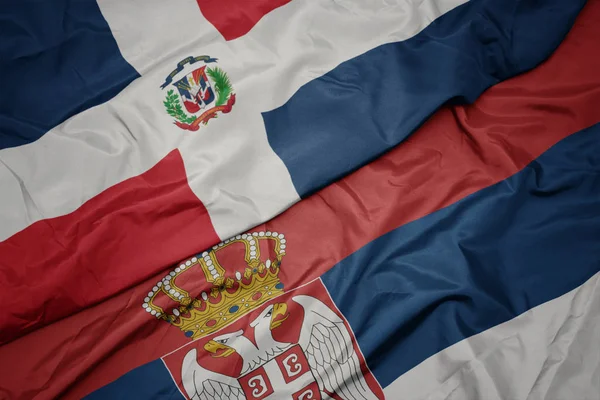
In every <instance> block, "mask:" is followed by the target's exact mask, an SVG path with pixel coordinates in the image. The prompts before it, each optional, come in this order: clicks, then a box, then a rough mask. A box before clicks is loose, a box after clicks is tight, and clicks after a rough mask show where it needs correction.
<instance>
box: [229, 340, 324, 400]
mask: <svg viewBox="0 0 600 400" xmlns="http://www.w3.org/2000/svg"><path fill="white" fill-rule="evenodd" d="M238 382H239V383H240V387H241V388H242V390H243V391H244V394H245V396H246V398H247V399H248V400H265V399H267V400H268V399H290V400H321V394H320V392H319V386H318V385H317V381H316V380H315V377H314V375H313V373H312V371H311V369H310V367H309V365H308V360H307V358H306V355H305V354H304V352H303V351H302V348H301V347H300V346H299V345H297V344H296V345H293V346H291V347H290V348H289V349H287V350H286V351H285V352H284V353H282V354H279V355H278V356H276V357H275V358H274V359H272V360H270V361H268V362H266V363H265V364H263V365H262V366H260V367H259V368H257V369H255V370H253V371H251V372H249V373H248V374H246V375H243V376H241V377H239V378H238Z"/></svg>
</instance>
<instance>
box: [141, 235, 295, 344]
mask: <svg viewBox="0 0 600 400" xmlns="http://www.w3.org/2000/svg"><path fill="white" fill-rule="evenodd" d="M263 241H272V244H273V249H274V251H273V252H271V251H269V252H268V254H266V255H263V257H261V253H260V243H261V242H263ZM236 244H237V245H238V246H239V244H241V245H243V246H244V258H243V260H236V265H235V266H236V267H238V269H237V270H235V268H234V269H233V270H232V269H231V268H226V267H224V266H223V265H222V264H221V263H220V262H219V259H218V258H219V256H220V255H221V254H225V253H226V252H227V251H229V247H230V246H232V245H236ZM285 249H286V240H285V236H284V235H283V234H282V233H277V232H252V233H245V234H243V235H237V236H235V237H233V238H231V239H227V240H225V241H223V242H221V243H219V244H218V245H216V246H213V247H212V249H211V250H207V251H204V252H203V253H201V254H198V255H196V257H192V258H190V259H189V260H186V261H184V262H182V263H181V264H180V265H179V266H178V267H176V268H175V269H174V270H173V271H171V272H169V274H168V275H166V276H165V277H164V278H163V279H162V280H161V281H160V282H158V283H156V285H155V286H154V287H153V288H152V290H151V291H150V292H149V293H148V296H147V297H146V298H145V299H144V304H142V307H143V308H144V309H145V310H146V312H148V313H149V314H151V315H153V316H155V317H156V318H158V319H162V320H164V321H166V322H169V323H170V324H172V325H174V326H177V327H179V328H180V329H181V330H182V331H183V332H184V334H185V335H186V336H187V337H190V338H192V339H196V338H198V337H201V336H205V335H209V334H211V333H213V332H215V331H217V330H219V329H221V328H222V327H224V326H225V325H228V324H230V323H232V322H234V321H236V320H237V319H239V318H240V317H242V316H244V315H246V314H247V313H248V312H250V311H252V310H253V309H254V308H256V307H257V306H259V305H260V304H262V303H264V302H266V301H268V300H270V299H272V298H274V297H277V296H279V295H280V294H282V293H283V283H281V282H280V280H279V271H280V266H281V259H282V258H283V256H284V255H285ZM265 256H269V257H265ZM242 262H243V264H241V263H242ZM240 265H243V269H242V270H240V269H239V266H240ZM198 268H199V269H200V270H201V271H202V274H201V275H200V276H202V277H203V279H202V280H201V281H200V282H198V281H195V282H190V281H188V282H187V283H186V285H188V286H190V285H191V286H193V287H195V288H196V290H194V289H190V288H188V289H190V291H186V290H185V289H183V287H181V286H180V285H179V284H178V282H181V281H182V280H184V277H185V274H186V273H188V274H189V273H190V271H193V270H194V269H196V271H198V270H197V269H198ZM159 294H163V295H166V296H168V298H170V299H171V300H173V301H175V302H177V303H178V305H177V306H175V308H173V309H172V311H171V312H168V311H167V310H163V308H162V307H160V306H159V305H157V304H156V301H155V300H156V298H157V295H159ZM194 295H195V297H192V296H194Z"/></svg>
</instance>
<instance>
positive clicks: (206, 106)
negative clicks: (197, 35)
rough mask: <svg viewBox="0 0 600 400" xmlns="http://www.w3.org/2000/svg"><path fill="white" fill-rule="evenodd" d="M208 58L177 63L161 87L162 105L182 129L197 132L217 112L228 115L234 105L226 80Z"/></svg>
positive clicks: (230, 89) (223, 74) (211, 59)
mask: <svg viewBox="0 0 600 400" xmlns="http://www.w3.org/2000/svg"><path fill="white" fill-rule="evenodd" d="M216 64H217V59H216V58H211V57H209V56H197V57H187V58H185V59H183V60H181V61H180V62H179V63H177V68H175V69H174V70H173V71H172V72H171V73H170V74H169V75H168V76H167V78H166V79H165V82H164V83H163V84H162V85H161V89H163V90H165V89H166V93H165V98H164V101H163V104H164V106H165V108H166V111H167V113H168V114H169V115H170V116H171V117H173V118H174V119H175V121H174V123H175V125H177V126H178V127H180V128H181V129H185V130H190V131H197V130H198V129H199V128H200V124H203V125H206V124H208V121H209V120H211V119H212V118H217V116H218V114H219V113H224V114H227V113H229V112H230V111H231V109H232V107H233V105H234V104H235V93H233V87H232V85H231V82H230V80H229V77H228V76H227V74H226V73H225V71H223V70H222V69H221V68H219V67H218V66H216Z"/></svg>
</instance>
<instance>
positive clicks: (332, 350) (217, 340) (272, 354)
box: [143, 232, 383, 400]
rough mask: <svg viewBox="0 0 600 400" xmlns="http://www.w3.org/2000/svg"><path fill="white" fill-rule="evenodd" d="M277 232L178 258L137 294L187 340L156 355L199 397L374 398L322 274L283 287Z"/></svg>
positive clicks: (372, 383) (378, 394) (377, 390)
mask: <svg viewBox="0 0 600 400" xmlns="http://www.w3.org/2000/svg"><path fill="white" fill-rule="evenodd" d="M286 246H287V243H286V239H285V237H284V235H283V234H281V233H277V232H254V233H251V234H244V235H238V236H236V237H235V238H232V239H229V240H226V241H225V242H223V243H220V244H219V245H217V246H214V247H213V249H212V250H210V251H206V252H203V253H201V254H199V255H198V256H196V257H193V258H191V259H189V260H187V261H185V262H183V263H181V265H179V266H178V267H177V268H175V269H174V270H173V271H171V272H170V273H169V274H168V275H167V276H165V277H164V278H163V279H162V280H161V281H160V282H158V283H157V285H156V286H154V288H153V289H152V291H151V292H150V293H149V294H148V297H147V298H146V299H144V301H145V303H144V304H143V308H144V309H145V310H146V312H148V313H149V314H151V315H152V316H154V317H155V318H158V319H161V320H164V321H165V322H168V323H170V324H171V325H173V326H175V327H177V328H179V329H181V331H182V332H183V334H184V335H186V336H188V337H190V338H191V339H192V341H191V342H190V343H189V344H187V345H185V346H183V347H182V348H180V349H178V350H176V351H174V352H172V353H170V354H168V355H166V356H164V357H163V358H162V359H163V361H164V363H165V365H166V366H167V368H168V369H169V371H170V372H171V375H172V376H173V379H174V380H175V382H176V383H177V385H178V386H179V388H180V390H181V392H182V393H183V394H184V396H186V397H187V398H188V399H191V400H209V399H249V400H265V399H267V400H271V399H294V400H316V399H328V400H329V399H335V400H339V399H346V400H359V399H360V400H374V399H382V398H383V393H382V390H381V387H380V386H379V384H378V383H377V381H376V380H375V378H374V377H373V375H372V374H371V372H370V371H369V369H368V367H367V366H366V363H365V360H364V357H363V355H362V353H361V352H360V349H359V347H358V344H357V342H356V339H355V338H354V335H353V333H352V331H351V329H350V326H349V325H348V323H347V321H346V320H345V319H344V317H343V316H342V314H341V313H340V312H339V310H338V309H337V307H336V306H335V304H334V303H333V301H332V300H331V298H330V296H329V294H328V293H327V290H326V288H325V287H324V285H323V283H322V281H321V280H320V279H317V280H315V281H312V282H311V283H309V284H306V285H304V286H301V287H298V288H295V289H292V290H288V291H284V286H283V284H282V282H281V280H280V277H279V275H280V271H281V262H282V259H283V257H284V256H285V251H286Z"/></svg>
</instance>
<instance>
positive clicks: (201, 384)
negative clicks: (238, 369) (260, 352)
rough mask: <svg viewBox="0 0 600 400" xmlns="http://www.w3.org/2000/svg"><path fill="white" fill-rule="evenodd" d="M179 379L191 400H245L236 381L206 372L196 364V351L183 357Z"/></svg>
mask: <svg viewBox="0 0 600 400" xmlns="http://www.w3.org/2000/svg"><path fill="white" fill-rule="evenodd" d="M181 379H182V381H183V387H184V388H185V391H186V392H187V395H188V396H189V398H190V399H191V400H243V399H246V396H245V395H244V392H243V391H242V388H241V386H240V384H239V382H238V381H237V379H235V378H232V377H230V376H227V375H223V374H219V373H218V372H213V371H210V370H207V369H206V368H204V367H202V366H201V365H200V364H198V360H197V353H196V349H192V350H190V351H189V352H188V353H187V354H186V355H185V358H184V359H183V364H182V366H181Z"/></svg>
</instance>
